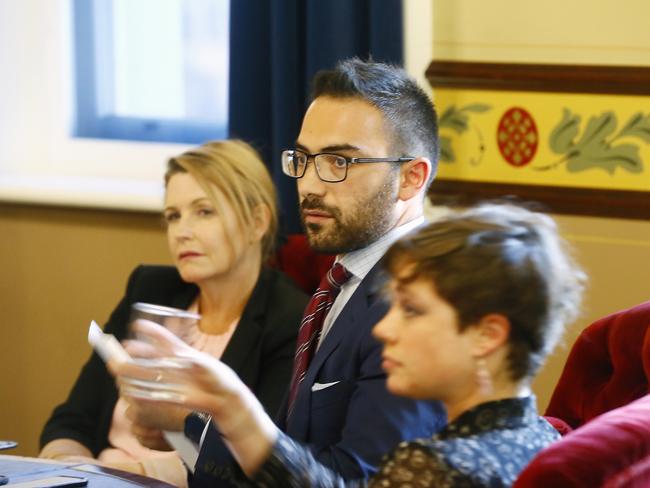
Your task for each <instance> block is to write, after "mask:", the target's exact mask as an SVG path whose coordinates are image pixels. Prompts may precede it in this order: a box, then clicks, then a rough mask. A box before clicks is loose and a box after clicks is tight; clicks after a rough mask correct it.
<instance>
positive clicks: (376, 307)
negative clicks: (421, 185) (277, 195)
mask: <svg viewBox="0 0 650 488" xmlns="http://www.w3.org/2000/svg"><path fill="white" fill-rule="evenodd" d="M379 274H380V272H379V265H377V266H375V268H373V269H372V270H371V271H370V273H369V274H368V276H366V278H365V279H364V280H363V281H362V282H361V283H360V284H359V287H358V288H357V290H356V291H355V293H354V294H353V295H352V297H351V298H350V300H349V301H348V303H347V304H346V305H345V307H344V308H343V310H342V311H341V313H340V314H339V316H338V317H337V318H336V320H335V321H334V323H333V324H332V328H331V329H330V330H329V332H328V334H327V336H325V338H324V340H323V342H322V344H321V346H320V348H319V349H318V351H317V352H316V355H315V356H314V359H313V360H312V362H311V364H310V365H309V368H308V370H307V374H306V376H305V379H304V381H303V382H302V384H301V385H300V389H299V390H298V394H297V397H296V403H295V405H294V409H293V412H292V414H291V416H290V418H289V419H287V417H286V402H285V407H284V408H283V409H281V412H280V416H279V418H278V425H279V427H280V428H281V429H282V430H283V431H284V432H286V433H287V434H288V435H289V436H290V437H292V438H293V439H294V440H296V441H298V442H301V443H303V444H305V445H307V446H308V447H309V448H310V449H311V451H312V453H313V454H314V456H315V457H316V459H317V460H318V461H319V462H320V463H322V464H324V465H326V466H328V467H329V468H331V469H333V470H334V471H336V472H337V473H339V474H340V475H341V476H343V477H344V478H346V479H357V478H368V477H370V476H372V474H374V473H375V472H376V469H377V468H376V467H377V465H379V462H380V460H381V457H382V456H383V455H384V454H386V453H388V452H390V451H391V450H392V449H393V448H394V447H395V446H396V445H397V444H399V443H400V442H401V441H403V440H409V439H414V438H421V437H430V436H431V435H433V434H434V433H436V432H437V431H439V430H440V429H442V428H443V427H444V425H445V424H446V415H445V413H444V409H443V408H442V406H441V405H440V404H439V403H438V402H424V401H415V400H410V399H407V398H402V397H397V396H395V395H392V394H391V393H389V392H388V390H387V389H386V374H385V373H384V371H383V370H382V368H381V352H382V346H381V344H380V343H379V342H378V341H377V340H376V339H375V338H373V337H372V335H371V331H372V328H373V327H374V325H375V324H376V323H377V322H379V320H381V319H382V318H383V316H384V315H385V314H386V311H387V308H388V304H387V303H386V302H385V301H384V300H383V299H382V297H381V293H380V289H379V288H378V286H377V285H378V284H380V283H381V282H382V281H383V280H382V279H381V278H380V277H379V276H378V275H379ZM328 384H330V386H327V385H328ZM211 445H212V446H214V445H215V444H214V443H211ZM224 451H226V449H225V447H223V450H222V452H221V453H218V452H214V451H213V452H212V453H207V452H202V453H201V456H200V457H199V462H198V465H199V466H200V465H202V464H203V465H204V466H205V465H206V464H209V465H211V466H212V467H213V470H212V471H213V474H214V475H215V478H213V479H212V481H208V480H207V479H203V480H201V479H200V478H201V475H199V476H198V478H197V479H195V480H194V481H195V483H193V485H194V486H212V487H215V486H231V485H230V484H228V481H227V479H228V478H229V479H230V480H231V481H230V482H232V481H233V478H232V477H233V474H232V470H231V469H228V468H226V467H225V466H224V463H226V462H227V461H226V459H227V453H226V452H224ZM203 472H204V473H205V470H203ZM235 477H237V476H235ZM219 479H220V480H221V482H219ZM242 481H243V480H241V479H240V481H239V482H238V483H237V484H245V481H244V482H243V483H242Z"/></svg>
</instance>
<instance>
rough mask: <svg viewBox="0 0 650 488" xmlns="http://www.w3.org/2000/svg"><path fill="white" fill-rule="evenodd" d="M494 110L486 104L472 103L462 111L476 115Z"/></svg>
mask: <svg viewBox="0 0 650 488" xmlns="http://www.w3.org/2000/svg"><path fill="white" fill-rule="evenodd" d="M491 108H492V106H491V105H485V104H484V103H471V104H469V105H465V106H464V107H463V108H461V110H462V111H463V112H476V113H483V112H487V111H488V110H490V109H491Z"/></svg>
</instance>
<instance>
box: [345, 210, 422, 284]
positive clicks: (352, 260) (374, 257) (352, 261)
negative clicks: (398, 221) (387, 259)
mask: <svg viewBox="0 0 650 488" xmlns="http://www.w3.org/2000/svg"><path fill="white" fill-rule="evenodd" d="M424 222H425V219H424V217H423V216H420V217H418V218H416V219H413V220H411V221H409V222H407V223H405V224H402V225H400V226H399V227H395V228H394V229H391V230H390V231H388V232H387V233H386V234H384V235H383V236H381V237H380V238H379V239H377V240H376V241H375V242H373V243H372V244H370V245H369V246H366V247H364V248H362V249H357V250H356V251H352V252H349V253H346V254H341V255H339V256H337V257H336V261H337V262H339V263H341V264H342V265H343V266H345V268H346V269H347V270H348V271H349V272H350V273H352V274H353V275H354V276H355V277H356V278H357V279H359V280H362V279H364V278H365V277H366V275H367V274H368V273H369V272H370V270H371V269H372V268H373V267H374V266H375V264H377V262H378V261H379V260H380V259H381V258H382V256H383V255H384V254H386V251H388V248H389V247H390V246H391V245H392V244H393V243H394V242H395V241H397V240H398V239H399V238H401V237H403V236H404V235H406V234H408V233H409V232H411V231H412V230H414V229H416V228H417V227H419V226H421V225H422V224H424Z"/></svg>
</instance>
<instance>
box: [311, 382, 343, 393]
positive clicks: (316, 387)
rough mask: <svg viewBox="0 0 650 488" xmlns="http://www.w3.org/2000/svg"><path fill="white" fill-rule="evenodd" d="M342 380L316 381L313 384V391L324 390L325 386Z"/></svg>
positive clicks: (327, 386)
mask: <svg viewBox="0 0 650 488" xmlns="http://www.w3.org/2000/svg"><path fill="white" fill-rule="evenodd" d="M340 382H341V381H332V382H331V383H314V384H313V385H311V391H320V390H324V389H325V388H329V387H330V386H334V385H336V384H337V383H340Z"/></svg>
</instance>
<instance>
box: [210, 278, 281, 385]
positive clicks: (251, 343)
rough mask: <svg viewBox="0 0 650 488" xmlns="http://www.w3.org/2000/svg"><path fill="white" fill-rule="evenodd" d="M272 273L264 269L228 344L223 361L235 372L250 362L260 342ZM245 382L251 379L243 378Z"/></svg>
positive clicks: (222, 357)
mask: <svg viewBox="0 0 650 488" xmlns="http://www.w3.org/2000/svg"><path fill="white" fill-rule="evenodd" d="M269 279H270V272H269V271H268V270H267V269H262V272H261V273H260V277H259V278H258V280H257V284H256V285H255V288H254V289H253V293H251V296H250V298H249V299H248V302H247V303H246V307H244V311H243V313H242V316H241V318H240V319H239V323H238V324H237V327H236V328H235V332H234V334H233V335H232V337H231V338H230V341H229V342H228V346H226V349H225V351H224V352H223V355H222V356H221V361H223V362H224V363H226V364H227V365H228V366H230V367H231V368H232V369H234V370H235V371H241V370H242V369H243V365H244V363H246V361H247V360H248V358H249V356H250V353H251V351H252V350H253V349H254V348H255V346H256V344H257V343H258V342H259V340H260V334H261V333H262V319H263V316H264V313H265V311H266V309H267V306H266V302H267V301H268V291H269V286H270V285H269V283H268V281H269ZM242 380H243V381H244V382H247V380H248V381H250V379H247V378H242Z"/></svg>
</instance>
